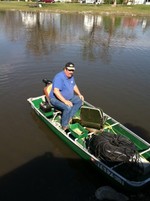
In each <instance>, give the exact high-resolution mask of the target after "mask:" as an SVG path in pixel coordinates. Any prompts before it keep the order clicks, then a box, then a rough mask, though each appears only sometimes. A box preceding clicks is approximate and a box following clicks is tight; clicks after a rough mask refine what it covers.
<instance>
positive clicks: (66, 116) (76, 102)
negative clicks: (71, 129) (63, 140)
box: [50, 95, 82, 127]
mask: <svg viewBox="0 0 150 201" xmlns="http://www.w3.org/2000/svg"><path fill="white" fill-rule="evenodd" d="M69 101H71V102H72V103H73V106H72V107H69V106H67V105H65V104H64V103H63V102H61V101H60V100H58V99H57V98H51V99H50V102H51V104H52V105H53V106H54V107H55V108H56V109H58V110H60V111H62V118H61V125H62V127H67V126H68V123H69V120H70V119H71V118H72V117H73V116H74V115H75V113H76V112H77V111H78V109H79V108H80V107H81V105H82V100H81V99H80V98H79V96H76V95H74V96H73V98H72V99H70V100H69Z"/></svg>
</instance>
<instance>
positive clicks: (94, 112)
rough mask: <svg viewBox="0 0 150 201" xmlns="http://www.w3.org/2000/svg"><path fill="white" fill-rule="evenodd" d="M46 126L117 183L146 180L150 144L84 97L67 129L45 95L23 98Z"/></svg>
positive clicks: (144, 183)
mask: <svg viewBox="0 0 150 201" xmlns="http://www.w3.org/2000/svg"><path fill="white" fill-rule="evenodd" d="M27 101H28V102H29V103H30V105H31V107H32V109H33V110H34V111H35V112H36V114H37V115H38V116H39V117H40V118H41V120H42V121H44V122H45V123H46V124H47V126H48V127H49V128H50V129H51V130H52V131H53V132H54V133H55V134H56V135H57V136H59V137H60V138H61V139H62V140H63V141H64V142H65V143H66V144H67V145H69V146H70V147H71V149H73V150H74V151H75V152H76V153H77V154H78V155H80V156H81V157H82V158H83V159H85V160H86V161H88V162H90V163H91V164H92V165H94V166H95V167H96V168H97V169H98V170H99V172H100V173H101V174H103V175H105V176H106V177H108V178H109V179H111V180H112V181H113V182H115V183H116V184H118V185H119V186H122V187H126V188H128V189H138V188H142V187H145V186H147V185H149V184H150V144H149V143H148V142H146V141H145V140H144V139H142V138H141V137H139V136H138V135H136V134H135V133H134V132H132V131H131V130H129V129H128V128H126V127H125V126H124V125H122V124H121V123H119V122H118V121H116V120H115V119H113V118H112V117H110V116H109V115H107V114H106V113H104V112H103V111H102V110H101V109H99V108H96V107H94V106H93V105H91V104H90V103H88V102H86V101H84V104H83V106H82V107H81V108H80V110H79V111H78V112H77V113H76V115H75V117H74V118H73V120H72V122H71V123H70V125H69V129H68V130H67V132H66V131H64V130H63V129H62V128H61V123H60V122H61V112H60V111H58V110H55V108H53V107H52V106H51V105H48V103H47V101H46V98H45V95H42V96H39V97H34V98H29V99H28V100H27Z"/></svg>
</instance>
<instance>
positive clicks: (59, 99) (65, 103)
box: [49, 62, 84, 130]
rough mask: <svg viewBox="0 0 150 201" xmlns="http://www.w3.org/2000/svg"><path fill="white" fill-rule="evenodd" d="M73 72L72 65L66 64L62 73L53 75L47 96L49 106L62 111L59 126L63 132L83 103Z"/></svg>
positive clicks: (70, 63)
mask: <svg viewBox="0 0 150 201" xmlns="http://www.w3.org/2000/svg"><path fill="white" fill-rule="evenodd" d="M74 71H75V66H74V64H73V63H72V62H68V63H67V64H66V65H65V67H64V69H63V71H61V72H59V73H57V74H56V75H55V77H54V79H53V85H52V90H51V92H50V95H49V97H50V102H51V104H52V105H53V106H54V107H55V108H57V109H59V110H61V111H62V119H61V125H62V128H63V129H64V130H66V129H67V128H68V124H69V122H70V121H71V119H72V117H73V116H74V115H75V113H76V112H77V111H78V109H79V108H80V107H81V105H82V101H84V97H83V96H82V95H81V93H80V90H79V88H78V86H77V85H76V83H75V79H74V76H73V74H74Z"/></svg>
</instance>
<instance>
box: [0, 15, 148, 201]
mask: <svg viewBox="0 0 150 201" xmlns="http://www.w3.org/2000/svg"><path fill="white" fill-rule="evenodd" d="M68 61H72V62H73V63H75V65H76V72H75V79H76V82H77V84H78V86H79V88H80V90H81V92H82V94H83V95H84V97H85V99H86V100H87V101H88V102H90V103H92V104H93V105H95V106H97V107H101V108H102V109H103V110H104V112H106V113H107V114H109V115H110V116H112V117H113V118H115V119H116V120H118V121H120V122H121V123H123V124H124V125H126V126H127V127H128V128H130V129H131V130H133V131H135V132H136V133H137V134H138V135H140V136H142V137H143V138H144V139H146V140H148V141H149V142H150V123H149V120H150V112H149V108H150V18H146V17H140V18H138V17H129V16H125V17H120V16H100V15H91V14H58V13H57V14H56V13H55V14H53V13H49V12H40V13H32V12H0V97H1V98H0V114H1V115H0V122H1V123H0V125H1V126H0V127H1V129H0V158H1V165H0V176H1V178H0V187H1V197H2V199H1V201H6V200H11V201H12V200H15V201H17V200H21V201H23V200H32V201H33V200H36V201H38V200H40V201H43V200H44V201H46V200H48V199H49V197H51V198H52V200H60V199H61V200H82V201H84V200H92V196H93V194H94V192H95V190H96V189H97V188H98V187H99V186H101V185H108V184H109V182H108V181H107V180H105V179H104V178H101V177H100V176H98V175H97V173H95V171H94V170H93V169H91V167H89V166H87V164H86V163H85V162H84V161H83V160H82V159H80V158H79V157H78V156H77V155H76V154H75V153H74V152H73V151H72V150H70V149H69V148H68V147H67V146H66V145H65V144H64V143H63V142H62V141H61V140H60V139H58V138H57V137H56V136H55V135H54V134H53V133H52V132H51V131H50V130H49V129H48V128H47V127H46V126H45V124H44V123H42V122H41V121H40V120H39V119H38V118H37V117H36V115H35V114H34V113H33V112H32V110H31V108H30V106H29V105H28V103H27V101H26V100H27V98H29V97H32V96H37V95H41V93H42V88H43V84H42V79H43V78H48V79H52V78H53V76H54V75H55V74H56V73H57V72H58V71H60V70H62V68H63V67H64V65H65V63H67V62H68ZM68 191H69V193H68ZM7 192H9V195H8V193H7ZM145 199H146V198H145Z"/></svg>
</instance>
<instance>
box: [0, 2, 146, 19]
mask: <svg viewBox="0 0 150 201" xmlns="http://www.w3.org/2000/svg"><path fill="white" fill-rule="evenodd" d="M0 10H1V11H2V10H22V11H51V12H72V13H73V12H79V13H81V12H83V13H84V12H89V13H95V14H114V15H137V16H150V5H131V6H127V5H117V6H116V7H114V6H112V5H93V4H80V3H53V4H46V3H42V7H41V8H40V7H37V6H36V3H34V2H30V3H29V2H14V1H12V2H10V1H9V2H8V1H0Z"/></svg>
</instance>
